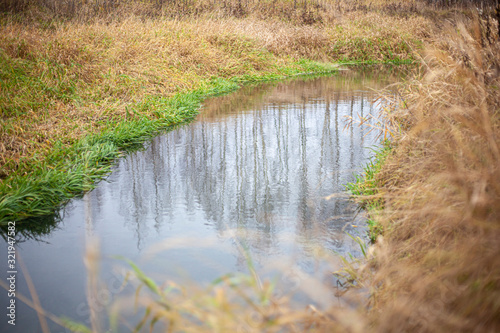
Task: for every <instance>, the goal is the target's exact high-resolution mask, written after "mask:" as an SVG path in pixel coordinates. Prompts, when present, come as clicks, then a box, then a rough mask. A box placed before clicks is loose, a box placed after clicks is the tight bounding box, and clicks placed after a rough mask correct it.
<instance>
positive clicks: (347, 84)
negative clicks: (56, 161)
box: [0, 68, 399, 332]
mask: <svg viewBox="0 0 500 333" xmlns="http://www.w3.org/2000/svg"><path fill="white" fill-rule="evenodd" d="M398 76H399V73H394V72H392V71H391V69H387V68H384V69H382V70H378V71H377V70H372V69H369V70H366V69H365V70H357V71H342V72H341V73H339V74H338V75H335V76H332V77H321V78H301V79H296V80H292V81H288V82H281V83H272V84H265V85H259V86H256V87H245V88H243V89H241V90H239V91H237V92H235V93H233V94H230V95H227V96H222V97H218V98H214V99H211V100H209V101H207V102H206V103H205V105H204V108H203V110H202V112H201V114H200V115H199V116H198V118H197V120H196V121H195V122H193V123H191V124H188V125H185V126H182V127H179V128H177V129H175V130H173V131H170V132H168V133H166V134H164V135H161V136H158V137H157V138H155V139H154V140H152V142H151V143H150V144H148V147H147V149H145V150H143V151H139V152H136V153H133V154H131V155H129V156H127V157H126V158H123V159H121V160H119V161H118V162H117V164H116V166H115V167H114V169H113V172H112V173H111V174H110V176H109V177H108V178H107V179H106V180H105V181H102V182H101V183H100V184H99V186H98V187H97V188H96V189H95V190H93V191H91V192H89V193H87V194H86V195H85V196H84V197H83V198H81V199H75V200H72V201H71V202H70V203H69V204H68V205H67V206H66V207H65V208H64V209H63V210H62V211H61V212H60V216H61V218H60V219H58V218H55V219H54V218H53V217H52V218H49V219H48V221H49V222H44V221H41V220H40V221H39V226H38V228H37V230H28V229H26V230H23V231H22V232H20V233H19V234H18V235H17V238H18V240H19V243H18V247H17V255H18V257H21V258H22V260H23V261H24V263H25V265H26V268H27V272H26V273H28V274H29V276H30V277H31V279H32V280H33V284H34V286H35V288H36V292H37V295H38V297H39V299H40V302H41V304H42V306H43V308H44V309H46V310H47V311H49V312H51V313H52V314H55V315H57V316H67V317H69V318H72V319H74V320H76V321H79V322H84V323H85V322H86V321H87V320H88V317H89V306H88V302H87V298H86V295H85V291H86V288H87V269H86V268H85V265H84V262H83V258H84V256H85V249H86V245H89V244H90V246H93V247H95V246H97V245H95V244H96V243H94V242H95V239H98V242H99V246H100V248H99V253H100V255H101V258H102V261H101V266H100V277H101V281H102V283H103V287H102V290H103V294H105V296H103V297H102V299H100V300H99V301H98V303H99V304H98V310H99V311H100V312H101V314H104V313H105V310H104V307H101V305H103V304H104V303H106V304H108V298H110V297H111V298H116V297H118V296H120V295H121V294H127V293H130V292H133V290H131V288H128V289H125V290H123V291H122V290H121V289H120V285H121V282H122V280H123V276H124V273H123V271H124V270H125V268H127V267H128V266H127V265H126V264H124V263H123V261H120V260H118V259H116V258H112V256H114V255H119V256H123V257H126V258H129V259H131V260H133V261H134V262H136V263H137V264H138V265H139V266H140V267H141V268H142V269H143V270H144V271H145V272H146V273H147V274H148V275H149V276H151V277H153V278H154V279H155V280H156V281H164V280H165V279H172V280H175V281H177V282H180V283H190V282H193V281H194V282H195V283H208V282H210V281H213V280H214V279H215V278H217V277H219V276H221V275H223V274H225V273H228V272H233V271H242V272H246V271H248V261H247V257H246V254H247V253H248V255H249V256H250V258H251V260H252V262H253V264H254V265H255V267H256V269H257V271H258V273H259V274H260V275H262V276H264V277H266V276H277V277H278V281H280V282H281V283H282V285H283V288H284V289H283V292H290V293H292V292H294V293H296V294H297V296H296V297H295V299H296V301H297V302H298V303H299V304H300V303H301V302H302V303H303V302H315V303H316V304H318V306H328V305H330V304H331V303H332V302H333V301H335V297H334V295H333V291H332V289H331V288H329V287H328V285H331V284H335V280H334V278H333V276H332V274H331V273H330V272H331V268H332V266H331V262H330V261H331V260H327V259H325V256H324V255H321V253H322V252H321V251H320V249H323V252H325V251H324V249H326V250H327V251H326V252H327V253H333V252H335V253H340V254H346V253H348V252H349V253H353V254H355V255H359V246H358V244H356V243H355V242H353V241H352V239H351V238H350V237H349V236H348V235H347V233H350V234H352V235H357V234H361V235H363V234H364V226H363V225H364V222H363V218H362V216H361V215H362V214H357V208H356V206H355V205H354V204H353V203H352V202H350V201H349V200H348V198H347V196H346V194H345V193H344V185H345V184H346V183H347V182H349V181H351V180H352V179H353V176H352V174H353V173H354V172H359V171H360V170H361V169H362V166H363V165H364V164H366V162H367V161H368V159H369V157H370V156H371V155H372V152H371V151H370V150H369V149H368V147H373V146H376V145H377V139H376V136H377V133H376V132H375V131H372V132H369V127H358V126H355V127H351V128H345V124H346V120H345V117H346V116H354V117H357V115H361V116H367V115H368V114H374V115H376V114H378V112H379V108H380V105H379V104H377V103H373V101H374V99H375V98H376V96H377V95H376V94H375V93H374V92H373V90H372V89H374V88H375V89H376V88H381V87H384V86H386V85H387V84H388V83H390V82H393V81H395V80H397V78H398ZM372 122H373V121H372ZM54 220H56V221H55V222H54ZM59 220H60V221H59ZM0 246H2V247H4V248H7V245H6V243H5V241H2V244H1V245H0ZM328 258H330V259H331V258H334V256H331V255H330V256H329V257H328ZM332 260H334V259H332ZM0 269H1V270H2V271H3V272H6V271H7V262H6V258H5V259H4V258H2V260H1V263H0ZM127 269H128V268H127ZM305 276H307V277H308V278H309V280H307V281H309V282H308V284H309V283H310V281H311V280H310V278H313V279H314V281H315V284H314V285H313V286H312V287H311V288H308V287H306V286H305V283H302V285H301V282H300V281H305V280H304V279H303V277H305ZM291 285H292V286H291ZM292 287H293V288H292ZM16 292H17V293H21V294H23V295H25V296H29V291H28V288H27V285H26V279H25V274H23V273H22V272H19V273H18V274H17V286H16ZM29 298H31V297H29ZM0 301H1V303H0V304H1V308H3V309H6V306H7V304H8V303H7V302H8V301H9V300H8V298H7V295H6V292H2V293H1V296H0ZM16 315H17V317H16V326H15V328H14V327H13V326H10V325H8V324H7V320H6V319H5V315H4V319H3V320H2V322H1V323H0V328H1V331H2V332H41V329H40V325H39V323H38V319H37V316H36V313H35V311H34V310H32V309H30V308H28V307H27V306H26V305H24V304H22V303H21V302H20V301H19V300H18V302H17V309H16ZM49 326H50V327H51V332H65V329H63V328H61V327H60V326H58V325H56V324H54V323H52V322H51V321H50V320H49Z"/></svg>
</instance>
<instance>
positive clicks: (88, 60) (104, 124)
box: [0, 2, 425, 221]
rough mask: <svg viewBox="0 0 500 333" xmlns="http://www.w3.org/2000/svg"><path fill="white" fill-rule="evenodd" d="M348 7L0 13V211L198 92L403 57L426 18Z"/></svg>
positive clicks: (109, 156) (36, 199)
mask: <svg viewBox="0 0 500 333" xmlns="http://www.w3.org/2000/svg"><path fill="white" fill-rule="evenodd" d="M259 3H260V2H256V4H259ZM283 5H286V3H284V4H283ZM120 8H121V7H120ZM134 8H135V7H134ZM138 8H140V6H139V7H138ZM122 9H123V8H122ZM136 9H137V8H136ZM347 9H348V8H341V9H340V11H338V12H337V11H335V10H334V9H332V8H326V7H325V8H324V9H322V10H320V9H318V15H320V14H321V15H322V16H321V20H320V19H319V18H318V22H309V21H308V22H303V21H301V20H299V19H296V18H295V19H290V20H288V21H285V20H283V18H282V17H280V15H281V14H280V13H281V12H280V13H275V14H273V15H274V16H273V15H271V16H270V17H268V19H267V20H263V17H262V15H264V14H263V13H262V12H259V11H257V12H256V13H255V15H247V17H244V18H235V17H234V16H233V15H226V14H224V15H223V14H220V15H221V17H219V18H218V19H217V20H215V19H214V18H213V15H212V16H210V15H207V14H204V15H198V16H195V17H194V18H195V19H194V20H192V19H190V17H192V16H186V18H182V17H181V18H179V17H175V18H172V17H170V16H168V15H166V14H164V15H157V17H153V18H151V17H149V16H146V15H145V14H144V13H143V12H141V11H138V9H137V10H133V8H132V9H130V12H129V11H127V10H125V9H123V11H118V12H115V13H114V14H108V16H106V15H103V16H99V15H98V16H97V18H96V17H93V16H83V17H73V18H71V17H69V18H65V16H64V10H63V9H60V11H62V14H61V15H56V14H58V13H57V12H56V13H52V12H50V11H49V10H48V9H43V7H42V9H40V8H37V7H35V8H31V10H25V11H23V12H21V13H19V14H15V15H14V14H8V13H7V14H4V15H3V16H2V18H1V24H0V29H1V30H2V33H1V36H2V37H1V39H0V48H1V50H2V52H1V61H2V78H3V79H2V89H1V90H0V94H1V96H0V101H1V104H2V105H1V110H2V120H1V121H2V126H1V128H2V130H1V131H2V133H1V135H0V138H1V141H2V143H1V145H0V147H1V149H2V150H1V156H2V160H1V162H0V163H1V166H0V167H1V172H0V175H1V177H2V179H1V185H0V193H1V194H0V197H1V198H2V199H1V200H0V207H1V209H0V212H1V213H0V219H2V221H8V220H11V219H16V220H21V219H23V218H26V217H29V216H34V215H45V214H50V213H52V212H53V211H54V209H55V208H56V207H58V206H59V204H60V203H62V202H64V201H66V200H67V199H69V198H71V197H73V196H75V195H78V194H80V193H82V191H86V190H88V189H90V188H92V184H93V183H94V182H95V181H96V180H97V179H100V178H101V177H102V176H103V175H105V174H106V173H107V167H108V166H109V165H110V161H112V160H114V159H115V158H116V157H117V156H119V153H120V152H123V151H125V150H127V149H129V148H130V147H137V145H138V144H139V143H140V142H142V141H144V140H145V139H146V138H149V137H151V136H152V135H154V133H157V132H158V131H159V130H161V129H164V128H166V127H168V126H170V125H173V124H176V123H179V122H181V121H184V120H188V119H190V118H192V117H194V115H195V114H196V112H197V108H198V106H199V103H200V102H201V101H202V100H203V99H204V98H206V97H207V96H209V95H213V94H219V93H223V92H228V91H231V90H233V89H236V88H237V86H238V84H243V83H245V82H247V83H248V82H252V81H256V80H268V79H276V78H279V77H286V76H290V75H296V74H298V73H311V72H315V73H319V72H323V71H331V70H332V66H331V65H329V64H328V63H332V62H346V61H354V62H401V61H403V62H404V61H411V60H413V53H412V49H413V48H415V47H417V46H418V44H419V43H420V42H421V41H420V40H421V38H422V35H423V34H424V33H425V27H421V28H419V29H416V30H409V29H408V27H407V24H408V22H410V24H411V25H412V26H415V27H416V26H419V25H421V23H422V22H425V21H424V19H423V18H421V17H419V16H415V17H410V18H402V17H397V16H396V17H394V19H392V20H391V22H384V21H383V20H382V17H383V12H378V11H373V12H366V13H365V12H364V11H361V10H360V11H356V12H355V13H353V12H350V11H348V10H347ZM351 9H354V7H352V8H351ZM209 13H212V12H209ZM362 13H363V14H362ZM333 14H335V15H334V17H333V18H330V19H329V18H328V15H333ZM361 14H362V15H361ZM51 15H52V16H51ZM193 15H194V14H193ZM214 15H215V14H214ZM218 15H219V14H218ZM266 15H267V14H266ZM360 15H361V16H360ZM61 16H62V18H61ZM353 16H356V17H358V16H359V18H358V19H357V20H356V21H353V20H351V19H350V18H351V17H353ZM318 17H319V16H318ZM339 18H340V20H339ZM325 20H330V21H331V22H335V24H331V22H330V23H329V22H325ZM374 21H377V22H378V23H379V24H377V25H373V22H374ZM305 59H309V60H305ZM325 61H328V63H326V62H325Z"/></svg>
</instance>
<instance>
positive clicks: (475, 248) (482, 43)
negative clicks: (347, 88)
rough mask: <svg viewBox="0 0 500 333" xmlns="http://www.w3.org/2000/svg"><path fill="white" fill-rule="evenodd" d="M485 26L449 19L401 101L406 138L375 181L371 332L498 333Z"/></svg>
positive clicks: (495, 129)
mask: <svg viewBox="0 0 500 333" xmlns="http://www.w3.org/2000/svg"><path fill="white" fill-rule="evenodd" d="M485 23H486V22H485V20H483V19H482V18H481V16H480V15H477V13H476V12H475V10H474V11H472V12H470V11H469V12H468V14H467V15H456V16H455V15H453V16H452V17H450V18H449V21H448V23H446V24H444V25H442V27H443V28H444V33H443V34H442V35H441V34H438V33H437V34H435V37H434V45H435V47H434V48H429V49H428V52H426V54H425V57H424V64H425V66H426V68H427V71H426V72H425V75H423V76H422V77H421V78H418V79H416V80H414V81H413V82H410V83H408V84H407V85H405V87H404V89H403V91H402V96H404V99H405V105H406V106H408V108H400V109H399V111H398V114H397V115H395V116H396V117H399V118H400V119H401V121H402V122H403V123H404V128H406V130H404V131H403V132H401V133H400V135H399V137H398V139H397V140H396V141H395V149H394V150H393V152H392V153H391V154H390V155H388V157H387V159H386V162H385V163H384V165H383V167H382V169H381V170H380V172H379V173H377V174H376V175H375V179H376V181H377V183H378V185H379V187H378V194H379V195H378V197H379V198H382V200H383V207H384V209H383V210H379V211H378V213H377V215H376V216H375V218H376V220H377V223H380V225H381V226H382V227H383V230H384V235H383V238H379V243H378V245H377V246H376V248H375V249H376V250H375V259H374V260H373V261H371V265H370V266H369V267H371V268H370V269H373V268H375V271H374V274H373V275H372V276H371V285H372V286H373V288H374V289H373V290H374V291H375V292H374V294H373V297H372V299H371V302H370V303H371V306H372V308H373V311H372V312H371V316H370V318H371V320H372V321H373V322H372V325H374V326H373V327H374V328H375V330H376V331H381V332H392V331H425V332H426V331H433V332H444V331H454V332H470V331H477V332H488V331H497V330H499V329H500V320H499V318H500V305H499V303H498V299H500V283H499V281H500V280H499V277H500V270H499V267H500V261H499V258H500V242H499V239H500V226H499V224H498V222H499V221H500V210H499V207H500V187H499V184H500V183H499V180H500V154H499V147H500V136H499V133H500V118H499V116H498V115H499V106H500V105H499V101H500V92H499V90H498V86H499V83H500V76H499V74H500V71H499V69H500V56H499V55H500V52H499V51H500V49H499V46H500V44H499V40H498V38H495V39H494V40H493V39H491V38H485V37H486V36H487V32H486V24H485ZM440 24H442V22H440ZM370 274H371V273H370Z"/></svg>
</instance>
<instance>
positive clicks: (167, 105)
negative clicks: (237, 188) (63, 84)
mask: <svg viewBox="0 0 500 333" xmlns="http://www.w3.org/2000/svg"><path fill="white" fill-rule="evenodd" d="M337 69H338V66H336V65H333V64H323V63H318V62H313V61H308V60H300V61H299V62H296V63H295V64H293V65H292V66H290V67H284V68H279V69H278V72H279V74H268V73H267V74H256V75H244V76H238V77H234V78H231V79H221V78H212V79H209V80H207V81H205V82H202V84H201V85H200V88H198V89H196V90H193V91H189V92H183V93H178V94H176V95H174V96H173V97H170V98H165V97H162V96H150V97H149V98H146V99H145V100H143V101H141V102H140V103H138V104H137V105H136V108H137V110H141V109H143V108H146V109H148V110H149V111H152V112H150V113H152V114H153V115H154V117H146V116H136V117H135V118H134V119H133V120H129V121H121V122H118V123H113V124H110V125H109V126H108V127H107V129H105V130H103V131H101V132H100V133H97V134H91V135H88V136H87V137H85V138H83V139H81V140H79V141H77V142H76V143H75V144H73V145H72V146H71V147H63V146H62V145H61V144H56V145H55V147H54V150H53V152H52V153H51V154H49V155H48V156H47V157H46V158H45V159H43V160H40V161H39V162H38V163H37V165H33V166H29V169H30V170H31V171H29V172H25V173H23V174H19V173H14V174H12V175H10V176H9V177H8V178H7V179H5V180H4V182H3V183H2V184H1V185H0V225H5V224H6V223H7V222H8V221H22V220H24V219H27V218H29V217H33V216H45V215H51V214H54V213H55V212H57V210H58V209H60V207H61V206H62V205H64V204H65V203H66V202H67V201H68V200H70V199H71V198H73V197H75V196H80V195H82V194H83V193H85V192H86V191H89V190H91V189H93V188H94V187H95V186H96V183H97V182H98V181H99V180H101V179H102V178H103V177H105V176H106V175H107V174H108V173H109V172H110V169H111V166H112V164H113V162H114V161H115V160H116V159H117V158H119V157H121V156H124V154H125V153H126V152H131V151H134V150H137V149H141V148H142V147H143V143H144V142H145V141H147V140H149V139H151V138H152V137H154V136H156V135H158V134H159V133H161V132H162V131H165V130H168V129H169V128H171V127H173V126H175V125H178V124H181V123H185V122H188V121H191V120H192V119H194V118H195V117H196V115H197V114H198V112H199V109H200V105H201V102H202V101H203V100H205V99H206V98H208V97H213V96H217V95H221V94H226V93H229V92H232V91H234V90H236V89H238V88H239V87H240V85H243V84H250V83H256V82H264V81H273V80H279V79H284V78H286V77H290V76H295V75H299V74H303V73H307V74H311V73H315V74H321V73H332V72H334V71H336V70H337ZM133 111H134V110H133Z"/></svg>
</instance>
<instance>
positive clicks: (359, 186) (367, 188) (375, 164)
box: [346, 140, 392, 242]
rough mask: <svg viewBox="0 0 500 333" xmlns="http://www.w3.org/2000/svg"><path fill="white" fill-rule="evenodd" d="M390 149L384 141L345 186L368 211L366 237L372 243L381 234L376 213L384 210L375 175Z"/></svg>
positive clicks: (388, 143)
mask: <svg viewBox="0 0 500 333" xmlns="http://www.w3.org/2000/svg"><path fill="white" fill-rule="evenodd" d="M391 149H392V148H391V143H390V142H389V141H388V140H386V141H385V142H384V143H383V144H382V146H381V147H380V148H377V149H375V150H374V152H375V156H373V157H372V158H371V159H370V161H369V162H368V164H367V165H366V166H365V167H364V170H363V173H362V174H358V175H354V177H355V179H354V181H353V182H351V183H348V184H347V185H346V188H347V189H348V190H349V191H350V192H351V194H352V195H353V197H354V198H355V199H356V200H357V201H358V202H359V203H360V205H361V207H362V208H364V209H365V210H367V211H368V216H369V217H368V220H367V224H368V235H369V237H370V239H371V241H372V242H374V241H375V240H376V239H377V237H378V236H379V235H380V234H382V233H383V229H382V226H381V225H380V224H379V223H378V222H377V220H376V219H375V216H376V214H377V212H378V211H380V210H382V209H383V208H384V201H383V198H381V197H380V196H378V194H379V188H380V187H381V184H380V183H379V180H378V179H377V174H378V173H379V172H380V170H381V169H382V166H383V164H384V161H385V159H386V158H387V156H388V155H389V153H390V152H391Z"/></svg>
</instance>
